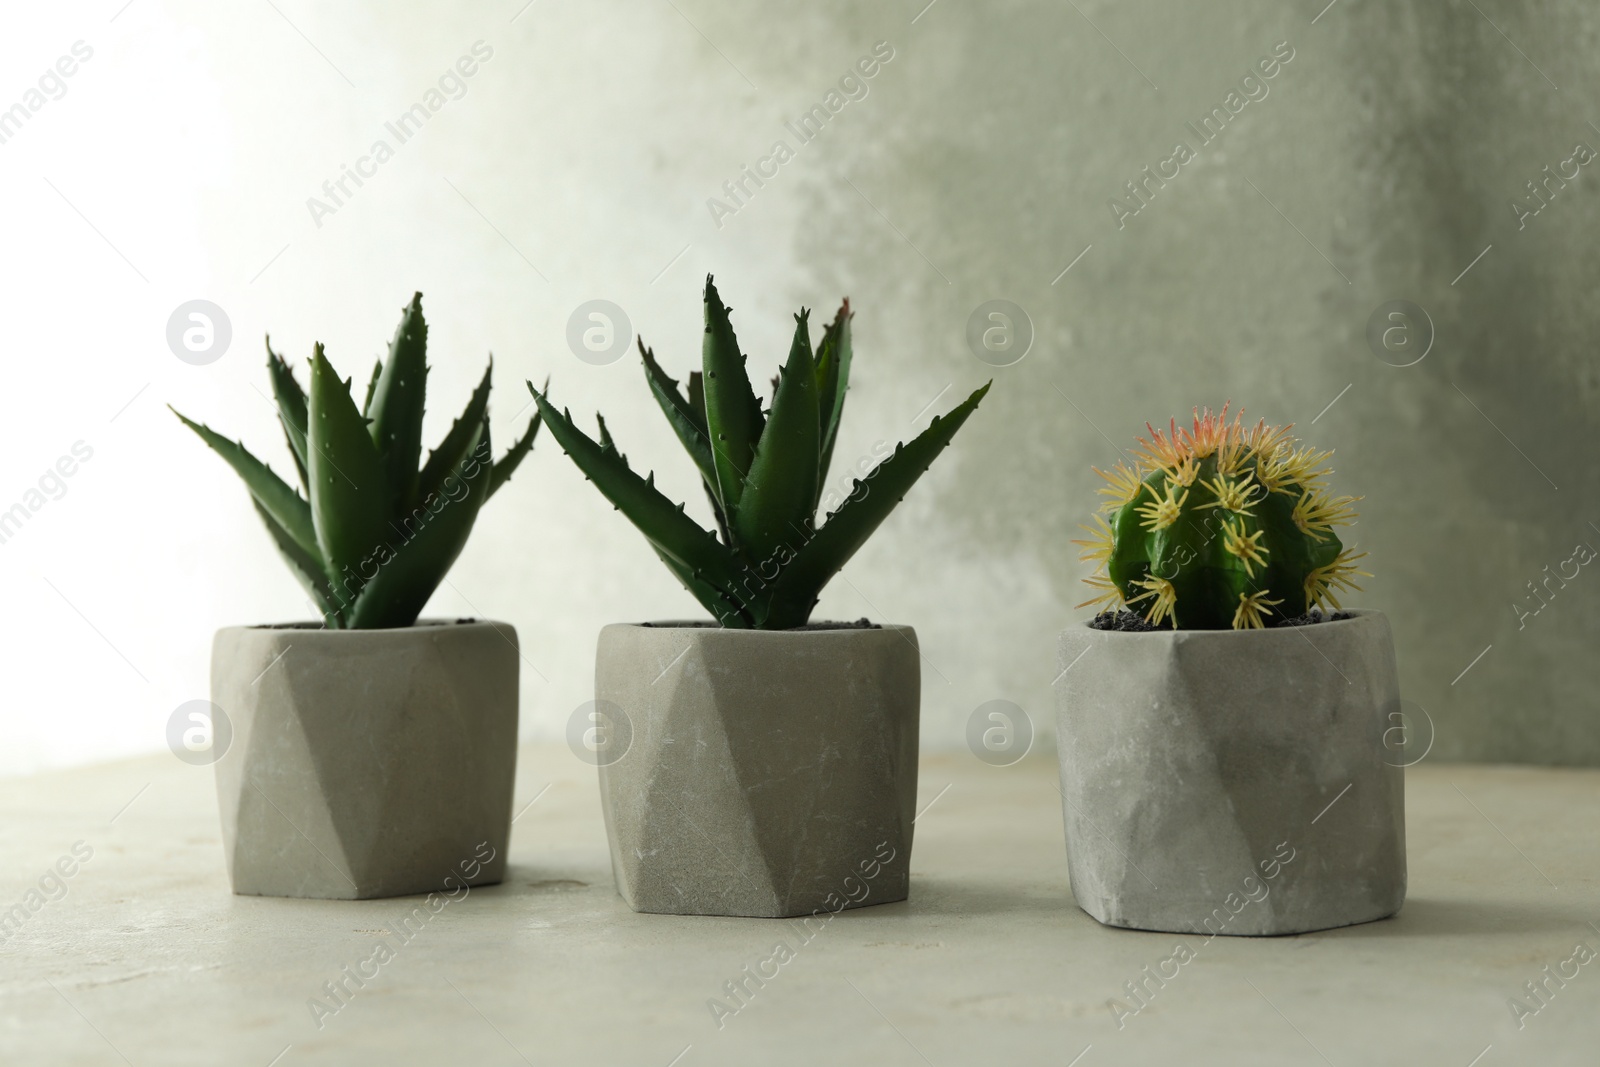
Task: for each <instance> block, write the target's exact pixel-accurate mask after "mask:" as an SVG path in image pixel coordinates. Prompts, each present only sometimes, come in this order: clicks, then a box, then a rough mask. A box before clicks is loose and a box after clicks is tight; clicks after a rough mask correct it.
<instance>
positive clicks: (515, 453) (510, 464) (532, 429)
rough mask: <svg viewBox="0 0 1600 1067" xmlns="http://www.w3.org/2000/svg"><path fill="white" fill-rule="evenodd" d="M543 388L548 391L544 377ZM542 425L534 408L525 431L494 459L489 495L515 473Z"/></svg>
mask: <svg viewBox="0 0 1600 1067" xmlns="http://www.w3.org/2000/svg"><path fill="white" fill-rule="evenodd" d="M544 388H545V391H546V392H549V391H550V379H548V378H546V379H545V381H544ZM542 425H544V416H543V415H541V414H539V412H538V411H537V410H536V411H534V413H533V418H531V419H529V420H528V429H527V431H526V432H525V433H523V435H522V436H521V437H520V438H518V439H517V442H516V443H515V444H513V445H512V446H511V449H510V451H508V452H507V453H506V454H505V455H503V456H501V457H500V458H499V459H498V460H496V461H495V465H494V476H493V477H492V478H490V479H489V495H490V496H494V494H495V493H497V492H499V491H500V487H501V486H502V485H504V484H506V483H507V482H509V481H510V480H511V476H512V475H513V474H515V473H516V471H517V467H518V466H520V465H521V463H522V460H523V458H524V457H526V456H527V454H528V453H529V452H532V451H533V440H534V438H536V437H538V436H539V427H540V426H542Z"/></svg>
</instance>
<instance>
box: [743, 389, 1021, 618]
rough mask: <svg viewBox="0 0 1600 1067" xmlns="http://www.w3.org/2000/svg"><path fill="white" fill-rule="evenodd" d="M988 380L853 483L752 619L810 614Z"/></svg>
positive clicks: (952, 432)
mask: <svg viewBox="0 0 1600 1067" xmlns="http://www.w3.org/2000/svg"><path fill="white" fill-rule="evenodd" d="M991 384H993V383H992V382H991V383H987V384H985V385H984V386H983V387H982V388H980V389H978V390H977V391H975V392H974V393H973V394H972V395H971V396H969V397H967V399H965V400H963V401H962V402H961V403H960V404H958V405H956V407H955V408H954V409H952V410H951V411H950V412H949V414H947V415H944V416H942V417H941V416H935V417H934V419H933V422H932V424H931V425H929V427H928V428H927V429H926V430H924V431H922V433H921V434H919V435H917V437H916V438H915V439H913V440H912V441H911V443H910V444H901V445H897V446H896V447H895V450H894V453H893V454H892V455H890V456H889V457H888V458H887V459H885V460H884V461H883V462H882V463H880V464H878V465H877V466H876V467H874V468H873V469H872V470H871V471H870V472H868V474H867V476H866V478H865V479H861V480H858V481H857V482H856V491H855V492H853V493H852V494H851V495H850V496H849V498H848V499H846V500H845V502H844V503H843V504H841V505H839V508H838V510H837V511H835V512H834V513H833V514H832V515H830V516H828V521H827V522H826V523H824V524H823V526H822V528H821V529H820V530H818V531H817V532H816V536H814V537H813V538H812V539H811V540H810V541H808V542H806V544H805V545H804V546H803V547H802V548H801V549H800V550H799V551H798V552H797V553H795V558H794V560H793V561H791V562H790V563H789V564H788V566H786V567H784V568H783V570H782V572H781V573H780V574H779V575H778V577H777V580H776V581H775V582H774V583H773V586H772V598H771V603H770V605H769V608H768V612H767V614H766V615H765V616H764V617H762V618H760V619H758V620H757V624H758V625H759V626H761V627H762V628H763V629H769V630H778V629H785V628H788V627H791V626H802V625H804V624H805V621H806V619H807V618H809V617H810V614H811V608H812V607H813V606H814V605H815V603H816V600H817V596H818V594H819V593H821V591H822V587H823V586H825V585H827V583H828V581H829V580H830V579H831V578H832V577H833V576H834V575H835V574H837V573H838V572H839V569H840V568H841V567H843V566H844V565H845V563H846V562H848V561H849V559H850V557H851V556H853V555H855V553H856V550H857V549H859V548H860V547H861V546H862V545H863V544H864V543H865V542H866V540H867V538H868V537H870V536H871V535H872V532H873V531H874V530H876V529H877V528H878V526H879V524H880V523H882V522H883V520H884V519H885V518H887V517H888V515H889V513H890V512H891V511H893V510H894V508H895V505H897V504H899V503H900V501H901V499H903V498H904V497H905V495H906V493H907V492H908V491H909V490H910V488H911V487H912V486H913V485H914V484H916V481H917V479H918V478H920V477H922V473H923V472H924V471H926V470H927V469H928V466H929V464H931V463H932V462H933V460H934V458H935V457H936V456H937V455H938V454H939V453H940V452H941V451H942V450H943V449H944V447H945V446H946V445H948V444H949V443H950V439H951V438H952V437H954V436H955V433H956V431H957V430H959V429H960V428H961V425H962V423H964V422H966V421H967V418H968V416H970V415H971V414H972V413H973V411H975V410H976V409H977V407H978V403H979V401H981V400H982V399H983V397H984V394H986V393H987V392H988V391H989V385H991Z"/></svg>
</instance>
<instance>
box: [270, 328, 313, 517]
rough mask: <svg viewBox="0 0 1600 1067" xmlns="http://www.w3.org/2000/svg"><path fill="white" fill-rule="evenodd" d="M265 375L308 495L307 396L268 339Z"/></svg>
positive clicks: (301, 482)
mask: <svg viewBox="0 0 1600 1067" xmlns="http://www.w3.org/2000/svg"><path fill="white" fill-rule="evenodd" d="M267 375H268V377H270V378H271V379H272V396H273V398H274V399H275V400H277V402H278V421H279V422H280V423H282V424H283V436H284V438H285V439H286V440H287V441H288V442H289V452H290V453H291V454H292V455H293V456H294V466H295V470H296V471H298V472H299V474H300V488H302V489H304V490H305V491H306V492H307V493H310V492H311V482H310V481H309V480H308V479H307V475H306V394H305V393H304V392H302V391H301V389H300V383H299V382H298V381H296V380H295V377H294V372H293V371H292V370H290V369H289V362H288V361H287V360H286V359H284V358H283V357H282V356H280V355H278V354H277V353H276V352H274V351H273V350H272V338H270V337H268V338H267Z"/></svg>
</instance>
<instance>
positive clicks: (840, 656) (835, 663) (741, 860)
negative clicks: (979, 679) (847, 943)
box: [590, 623, 921, 918]
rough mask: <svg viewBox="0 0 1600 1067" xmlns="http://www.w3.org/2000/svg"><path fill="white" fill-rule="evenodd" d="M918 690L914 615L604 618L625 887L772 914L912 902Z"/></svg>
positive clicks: (609, 825)
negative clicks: (891, 618) (806, 624)
mask: <svg viewBox="0 0 1600 1067" xmlns="http://www.w3.org/2000/svg"><path fill="white" fill-rule="evenodd" d="M920 690H921V665H920V662H919V653H918V650H917V635H916V631H914V630H913V629H912V628H911V627H909V626H883V627H876V628H872V629H866V628H849V629H846V628H820V627H819V628H811V629H801V630H780V631H769V630H739V629H723V628H721V627H717V626H714V625H710V624H707V625H694V624H692V623H660V624H656V625H613V626H607V627H605V628H604V629H603V630H601V632H600V641H599V650H598V654H597V656H596V662H595V697H596V699H595V705H594V709H593V712H592V714H591V722H592V723H594V728H595V729H598V730H602V731H604V736H603V737H601V738H600V739H599V741H598V743H595V742H594V741H591V744H590V748H591V749H593V750H595V756H596V762H597V763H598V764H599V767H600V793H601V799H602V803H603V805H604V808H605V818H606V832H607V835H608V836H609V838H610V841H611V867H612V872H613V874H614V876H615V878H616V884H617V891H618V892H619V893H620V894H621V895H622V898H623V899H624V900H626V901H627V903H628V905H629V906H630V907H632V908H633V909H634V910H635V911H640V912H657V913H666V914H673V915H744V916H756V917H765V918H777V917H784V916H797V915H812V914H815V913H819V912H837V911H841V910H844V909H845V908H858V907H864V906H866V905H870V904H882V903H887V902H889V901H895V900H904V899H906V896H907V893H908V892H909V886H910V862H911V823H912V820H913V819H914V818H915V817H916V796H917V727H918V710H919V700H920Z"/></svg>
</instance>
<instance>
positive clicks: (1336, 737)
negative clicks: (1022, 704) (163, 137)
mask: <svg viewBox="0 0 1600 1067" xmlns="http://www.w3.org/2000/svg"><path fill="white" fill-rule="evenodd" d="M1349 614H1350V616H1351V617H1349V618H1345V619H1338V620H1332V621H1327V622H1320V623H1316V624H1314V625H1309V626H1295V627H1278V628H1274V629H1267V630H1161V631H1155V632H1142V633H1129V632H1117V631H1105V630H1095V629H1092V628H1090V627H1088V626H1087V625H1084V626H1080V627H1075V628H1073V629H1069V630H1067V631H1065V632H1063V633H1062V635H1061V642H1060V662H1059V664H1058V666H1059V667H1060V668H1061V669H1063V671H1064V673H1063V675H1062V679H1061V681H1060V682H1059V683H1058V684H1057V687H1056V689H1057V695H1056V714H1057V720H1056V721H1057V747H1058V750H1059V752H1060V759H1061V793H1062V814H1063V818H1064V821H1065V826H1066V841H1067V860H1068V868H1069V874H1070V878H1071V882H1072V893H1073V896H1074V897H1075V898H1076V899H1077V902H1078V906H1079V907H1081V908H1083V910H1084V911H1086V912H1088V913H1089V914H1090V915H1092V916H1093V917H1094V918H1095V919H1098V920H1099V921H1100V922H1102V923H1104V924H1106V925H1108V926H1120V927H1127V928H1130V929H1135V930H1160V931H1169V932H1173V933H1194V934H1200V935H1214V934H1246V935H1265V934H1295V933H1305V932H1307V931H1311V930H1324V929H1328V928H1331V927H1336V926H1348V925H1351V924H1354V923H1363V922H1370V921H1372V920H1374V919H1382V918H1385V917H1387V916H1390V915H1393V914H1395V913H1396V912H1397V911H1399V910H1400V905H1401V903H1402V902H1403V901H1404V900H1405V894H1406V850H1405V778H1404V770H1403V769H1402V766H1401V763H1402V762H1403V761H1402V760H1401V758H1400V757H1399V756H1397V754H1396V752H1395V751H1394V750H1393V749H1390V748H1386V747H1385V745H1384V738H1385V731H1386V729H1388V728H1390V727H1392V726H1393V725H1394V724H1395V723H1396V722H1398V721H1399V719H1398V716H1399V711H1400V693H1399V683H1398V681H1397V677H1396V670H1395V655H1394V643H1393V638H1392V636H1391V634H1390V630H1389V622H1388V620H1387V619H1386V618H1385V617H1384V616H1383V615H1382V614H1379V613H1377V612H1371V611H1360V612H1351V613H1349ZM1391 761H1392V762H1391Z"/></svg>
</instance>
